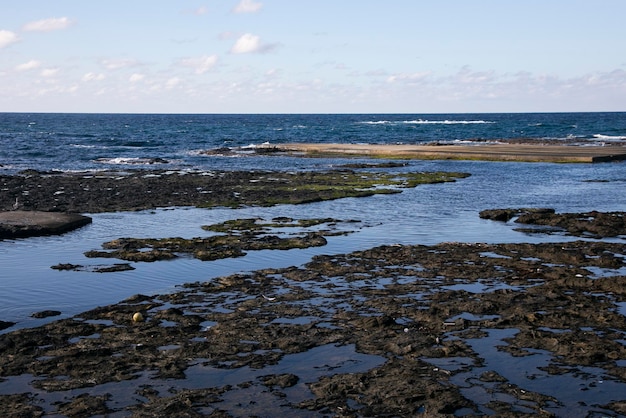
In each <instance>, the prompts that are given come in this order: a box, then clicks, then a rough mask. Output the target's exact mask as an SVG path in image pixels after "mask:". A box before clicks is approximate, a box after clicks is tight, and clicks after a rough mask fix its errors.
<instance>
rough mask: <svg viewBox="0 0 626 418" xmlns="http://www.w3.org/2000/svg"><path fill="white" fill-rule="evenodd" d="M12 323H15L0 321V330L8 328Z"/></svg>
mask: <svg viewBox="0 0 626 418" xmlns="http://www.w3.org/2000/svg"><path fill="white" fill-rule="evenodd" d="M13 325H15V322H8V321H0V331H1V330H3V329H7V328H10V327H12V326H13Z"/></svg>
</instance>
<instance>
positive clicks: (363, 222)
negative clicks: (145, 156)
mask: <svg viewBox="0 0 626 418" xmlns="http://www.w3.org/2000/svg"><path fill="white" fill-rule="evenodd" d="M333 161H334V160H333ZM335 162H336V161H335ZM299 164H308V166H309V167H320V166H330V165H331V164H330V162H329V160H316V159H303V160H302V161H300V162H299ZM624 164H625V163H606V164H543V163H495V162H463V161H412V162H410V163H409V165H408V166H406V167H402V168H399V169H393V170H396V171H439V170H443V171H461V172H469V173H471V176H470V177H468V178H465V179H461V180H458V181H457V182H455V183H445V184H433V185H421V186H418V187H417V188H415V189H405V190H404V191H403V192H402V193H400V194H394V195H377V196H372V197H368V198H350V199H341V200H335V201H329V202H319V203H313V204H307V205H295V206H294V205H280V206H276V207H271V208H242V209H224V208H218V209H195V208H166V209H159V210H154V211H142V212H124V213H105V214H95V215H92V216H93V223H92V224H91V225H88V226H86V227H84V228H81V229H79V230H76V231H73V232H70V233H67V234H64V235H62V236H54V237H37V238H29V239H18V240H5V241H0V266H2V267H1V270H0V283H1V284H2V285H1V286H0V301H1V302H0V320H4V321H14V322H18V324H17V325H16V326H15V327H12V328H9V329H7V330H5V331H3V332H8V331H10V330H13V329H16V328H22V327H31V326H37V325H40V324H43V323H45V322H49V321H50V320H53V319H57V318H59V317H55V318H47V319H33V318H30V315H31V314H32V313H33V312H38V311H42V310H46V309H53V310H59V311H61V312H62V316H61V317H69V316H72V315H75V314H77V313H79V312H81V311H84V310H88V309H91V308H94V307H96V306H102V305H107V304H111V303H116V302H118V301H120V300H122V299H125V298H127V297H129V296H131V295H133V294H136V293H143V294H156V293H166V292H171V291H173V290H175V287H176V285H179V284H182V283H187V282H196V281H207V280H211V279H212V278H215V277H219V276H222V275H228V274H231V273H235V272H240V271H251V270H257V269H260V268H270V267H272V268H280V267H288V266H292V265H301V264H303V263H306V262H307V261H309V260H310V259H311V257H312V256H314V255H316V254H337V253H346V252H351V251H355V250H363V249H367V248H371V247H374V246H377V245H382V244H395V243H399V244H426V245H432V244H437V243H440V242H446V241H457V242H489V243H503V242H545V241H550V242H554V241H563V240H570V239H573V238H570V237H564V236H561V235H546V234H528V233H521V232H517V231H514V230H513V228H514V227H515V225H514V224H510V223H508V224H505V223H500V222H493V221H488V220H483V219H480V218H479V216H478V212H479V211H480V210H483V209H491V208H505V207H552V208H554V209H556V210H557V211H558V212H579V211H589V210H599V211H622V210H625V208H626V194H624V193H623V192H622V191H623V188H624V185H625V184H626V174H625V172H624V168H625V167H626V165H624ZM277 216H287V217H292V218H319V217H332V218H337V219H341V220H359V221H360V222H359V223H354V224H348V225H349V226H348V227H349V228H354V232H353V233H351V234H348V235H346V236H336V237H328V245H326V246H325V247H318V248H311V249H305V250H289V251H278V250H276V251H251V252H249V253H248V255H247V256H245V257H242V258H237V259H226V260H218V261H211V262H201V261H198V260H195V259H192V258H185V257H182V258H180V259H177V260H173V261H160V262H156V263H132V265H133V266H134V267H135V268H136V270H133V271H126V272H116V273H92V272H76V271H56V270H52V269H50V267H51V266H53V265H56V264H59V263H73V264H82V265H94V264H105V263H115V262H118V260H106V259H104V260H101V259H88V258H86V257H84V255H83V253H84V252H85V251H88V250H92V249H99V248H100V246H101V245H102V244H103V243H104V242H106V241H109V240H112V239H115V238H120V237H135V238H142V237H144V238H145V237H151V238H160V237H184V238H191V237H196V236H205V235H208V234H209V233H208V232H206V231H204V230H202V229H201V228H200V227H201V226H202V225H208V224H213V223H218V222H223V221H225V220H229V219H236V218H250V217H261V218H264V219H271V218H273V217H277ZM618 240H619V238H618Z"/></svg>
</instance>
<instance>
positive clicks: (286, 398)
mask: <svg viewBox="0 0 626 418" xmlns="http://www.w3.org/2000/svg"><path fill="white" fill-rule="evenodd" d="M176 348H179V346H177V345H170V346H162V347H159V350H162V351H167V350H174V349H176ZM207 361H208V360H207V359H196V360H194V361H193V362H191V365H190V367H189V368H188V369H187V370H186V371H185V375H186V378H185V379H181V380H176V379H156V378H153V373H151V372H143V373H140V374H138V375H137V377H136V378H135V379H133V380H126V381H122V382H110V383H105V384H101V385H95V386H92V387H88V388H83V389H74V390H69V391H55V392H47V391H44V390H41V389H37V388H35V387H33V386H31V384H30V382H32V381H33V380H35V381H37V380H40V379H38V378H36V377H33V376H32V375H30V374H24V375H20V376H9V377H7V378H6V380H5V381H2V382H0V395H8V394H17V393H31V394H32V396H33V398H34V399H36V400H37V405H38V406H41V407H42V408H43V409H44V411H45V412H46V413H48V414H51V413H55V412H56V408H57V405H58V404H59V403H60V402H67V401H68V400H69V399H72V398H76V397H78V396H80V395H83V394H89V395H90V396H103V395H106V396H107V397H108V401H107V405H108V406H109V408H111V409H113V410H114V412H112V413H111V414H109V415H108V416H111V417H115V416H128V411H126V408H128V407H132V406H134V405H138V404H141V403H143V402H145V401H146V399H145V398H143V397H142V396H140V395H139V394H138V391H139V390H140V389H145V388H149V389H150V390H154V391H156V392H158V393H159V394H160V396H162V397H171V396H174V394H176V393H177V392H180V391H181V390H185V389H188V390H200V389H205V388H223V387H226V386H227V385H230V387H229V388H228V390H227V391H226V392H225V393H223V394H221V395H219V398H218V399H216V402H215V408H211V407H206V408H202V411H200V412H201V413H207V414H210V413H211V412H212V411H214V410H216V409H219V410H221V411H227V412H228V413H230V414H231V415H233V416H254V415H257V416H280V415H281V414H283V415H284V414H286V415H285V416H289V415H292V414H293V409H292V408H291V407H290V406H289V405H290V404H291V405H293V404H297V403H298V402H302V401H304V400H307V399H312V398H313V397H314V396H313V394H312V393H311V391H310V390H309V389H308V386H307V384H308V383H313V382H316V381H318V380H319V379H320V378H321V377H323V376H330V375H334V374H343V373H364V372H367V371H368V370H371V369H373V368H375V367H379V366H381V365H382V364H384V363H385V358H384V357H380V356H375V355H369V354H361V353H357V352H356V351H355V346H354V344H350V345H341V346H336V345H334V344H327V345H323V346H319V347H315V348H312V349H311V350H308V351H306V352H302V353H297V354H288V355H285V356H284V357H283V358H282V359H281V360H280V361H279V362H278V363H277V364H275V365H270V366H266V367H264V368H261V369H253V368H250V367H247V366H245V367H241V368H232V369H231V368H217V367H213V366H210V365H208V363H207ZM287 373H289V374H293V375H295V376H297V377H298V382H297V383H296V384H295V385H294V386H291V387H288V388H280V387H273V388H274V389H275V390H270V389H269V388H268V387H267V386H266V385H265V384H264V383H263V381H262V379H261V378H262V377H264V376H268V375H281V374H287ZM276 390H279V391H280V392H281V394H280V396H278V395H277V392H276ZM298 416H303V417H306V416H317V417H319V413H316V412H309V411H306V410H302V411H298Z"/></svg>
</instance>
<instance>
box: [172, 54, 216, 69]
mask: <svg viewBox="0 0 626 418" xmlns="http://www.w3.org/2000/svg"><path fill="white" fill-rule="evenodd" d="M216 63H217V55H203V56H201V57H196V58H185V59H182V60H180V65H182V66H185V67H189V68H193V69H194V72H195V73H196V74H204V73H206V72H207V71H209V70H210V69H211V68H213V67H214V66H215V64H216Z"/></svg>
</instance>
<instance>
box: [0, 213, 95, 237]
mask: <svg viewBox="0 0 626 418" xmlns="http://www.w3.org/2000/svg"><path fill="white" fill-rule="evenodd" d="M90 223H91V218H90V217H89V216H84V215H79V214H77V213H62V212H42V211H26V210H15V211H10V212H0V239H3V238H23V237H33V236H40V235H57V234H62V233H64V232H68V231H71V230H74V229H77V228H80V227H82V226H85V225H87V224H90Z"/></svg>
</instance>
